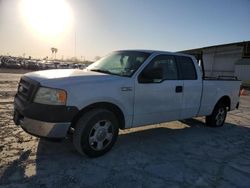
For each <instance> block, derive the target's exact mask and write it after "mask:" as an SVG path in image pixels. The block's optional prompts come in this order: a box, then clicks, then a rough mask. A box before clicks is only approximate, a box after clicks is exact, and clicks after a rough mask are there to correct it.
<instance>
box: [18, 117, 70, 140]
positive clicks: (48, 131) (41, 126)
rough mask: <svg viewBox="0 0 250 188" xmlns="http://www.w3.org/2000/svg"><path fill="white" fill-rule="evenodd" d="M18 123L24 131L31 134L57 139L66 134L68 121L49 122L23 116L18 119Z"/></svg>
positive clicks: (68, 125)
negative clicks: (21, 118)
mask: <svg viewBox="0 0 250 188" xmlns="http://www.w3.org/2000/svg"><path fill="white" fill-rule="evenodd" d="M20 125H21V127H22V129H23V130H24V131H25V132H27V133H29V134H31V135H34V136H37V137H46V138H56V139H57V138H65V137H66V136H67V133H68V130H69V127H70V122H60V123H51V122H45V121H38V120H34V119H30V118H26V117H24V118H23V120H20Z"/></svg>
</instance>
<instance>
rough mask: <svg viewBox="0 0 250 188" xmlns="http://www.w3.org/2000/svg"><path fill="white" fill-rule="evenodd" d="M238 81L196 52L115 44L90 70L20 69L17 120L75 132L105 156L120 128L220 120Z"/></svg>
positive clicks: (90, 151) (89, 150)
mask: <svg viewBox="0 0 250 188" xmlns="http://www.w3.org/2000/svg"><path fill="white" fill-rule="evenodd" d="M240 84H241V82H240V81H239V80H237V79H231V78H224V77H221V78H216V79H215V78H210V79H206V78H204V76H203V75H202V70H201V68H200V66H199V65H198V63H197V60H196V59H195V58H194V56H191V55H186V54H181V53H170V52H161V51H148V50H126V51H124V50H123V51H116V52H112V53H110V54H109V55H107V56H105V57H103V58H102V59H100V60H98V61H97V62H95V63H93V64H91V65H90V66H89V67H87V68H86V69H85V70H74V69H68V70H65V69H62V70H47V71H37V72H31V73H27V74H25V75H24V76H22V78H21V80H20V82H19V86H18V91H17V94H16V96H15V100H14V122H15V124H16V125H21V127H22V128H23V130H25V131H26V132H28V133H30V134H31V135H35V136H38V137H45V138H54V139H55V138H56V139H58V138H66V137H67V136H68V135H71V137H72V139H73V144H74V146H75V148H76V150H77V151H79V152H80V153H82V154H84V153H85V154H87V156H89V157H97V156H101V155H103V154H104V153H106V152H107V151H109V150H110V149H111V147H112V146H113V145H114V143H115V141H116V139H117V136H118V132H119V129H127V128H132V127H138V126H144V125H149V124H156V123H162V122H168V121H173V120H181V119H186V118H191V117H196V116H206V124H207V125H208V126H212V127H220V126H222V125H223V124H224V122H225V119H226V115H227V111H229V110H234V109H235V108H237V107H238V106H239V89H240Z"/></svg>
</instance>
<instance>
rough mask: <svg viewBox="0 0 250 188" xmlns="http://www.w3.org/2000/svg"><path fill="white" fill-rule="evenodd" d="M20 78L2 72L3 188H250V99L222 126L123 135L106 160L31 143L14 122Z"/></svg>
mask: <svg viewBox="0 0 250 188" xmlns="http://www.w3.org/2000/svg"><path fill="white" fill-rule="evenodd" d="M20 76H21V74H8V73H0V187H15V188H16V187H25V188H26V187H53V188H54V187H73V186H81V187H125V188H127V187H227V188H228V187H250V136H249V135H250V96H243V97H241V106H240V109H239V110H235V111H233V112H230V113H229V116H228V118H227V122H226V125H225V126H224V127H222V128H209V127H206V126H204V118H196V119H190V120H185V121H182V122H178V121H175V122H171V123H165V124H160V125H152V126H147V127H143V128H136V129H129V130H125V131H121V132H120V136H119V138H118V141H117V143H116V145H115V146H114V148H113V149H112V150H111V151H110V152H109V153H107V154H106V155H105V156H102V157H100V158H96V159H89V158H87V157H85V156H80V155H79V154H78V153H77V152H76V151H75V150H74V148H73V146H72V143H71V142H70V141H68V140H65V141H63V142H60V143H55V142H48V141H44V140H41V139H38V138H35V137H32V136H30V135H28V134H26V133H25V132H24V131H22V129H21V128H19V127H16V126H15V125H14V123H13V121H12V110H13V96H14V94H15V91H16V87H17V83H18V80H19V78H20Z"/></svg>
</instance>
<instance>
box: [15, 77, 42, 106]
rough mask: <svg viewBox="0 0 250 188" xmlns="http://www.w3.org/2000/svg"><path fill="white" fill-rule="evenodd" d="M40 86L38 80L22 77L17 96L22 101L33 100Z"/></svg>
mask: <svg viewBox="0 0 250 188" xmlns="http://www.w3.org/2000/svg"><path fill="white" fill-rule="evenodd" d="M38 87H39V83H38V82H36V81H34V80H31V79H29V78H27V77H22V78H21V80H20V82H19V85H18V90H17V97H18V98H20V99H21V100H22V101H25V102H31V101H32V99H33V97H34V95H35V92H36V90H37V89H38Z"/></svg>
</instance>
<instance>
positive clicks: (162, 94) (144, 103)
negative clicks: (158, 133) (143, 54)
mask: <svg viewBox="0 0 250 188" xmlns="http://www.w3.org/2000/svg"><path fill="white" fill-rule="evenodd" d="M182 91H183V81H182V80H179V72H178V67H177V63H176V60H175V57H174V56H172V55H158V56H156V57H155V58H154V59H153V60H152V61H151V62H150V63H149V64H148V65H147V66H146V67H145V68H144V69H143V70H142V72H141V73H140V74H139V76H138V80H136V83H135V102H134V118H133V127H136V126H140V125H146V124H155V123H161V122H166V121H171V120H177V119H179V118H180V115H181V107H182V97H183V93H182Z"/></svg>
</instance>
